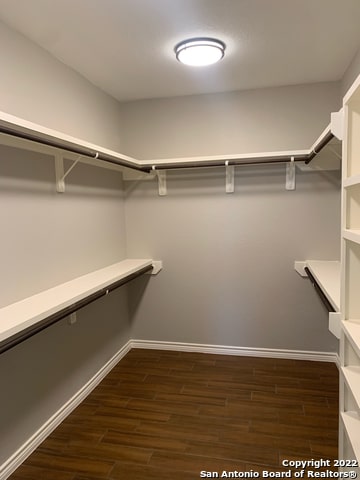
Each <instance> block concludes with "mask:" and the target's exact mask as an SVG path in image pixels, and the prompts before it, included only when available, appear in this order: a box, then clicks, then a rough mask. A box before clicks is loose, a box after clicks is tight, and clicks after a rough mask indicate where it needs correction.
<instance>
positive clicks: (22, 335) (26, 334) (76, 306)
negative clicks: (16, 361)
mask: <svg viewBox="0 0 360 480" xmlns="http://www.w3.org/2000/svg"><path fill="white" fill-rule="evenodd" d="M152 269H153V266H152V265H149V266H147V267H144V268H142V269H141V270H139V271H137V272H135V273H132V274H130V275H128V276H127V277H125V278H122V279H121V280H118V281H116V282H114V283H112V284H110V285H108V286H106V287H104V288H101V289H100V290H98V291H97V292H95V293H92V294H91V295H89V296H87V297H86V298H84V299H82V300H79V301H77V302H75V303H73V304H72V305H70V306H68V307H66V308H63V309H62V310H60V311H58V312H56V313H54V314H53V315H50V316H49V317H47V318H44V320H41V321H40V322H38V323H36V324H35V325H32V326H31V327H29V328H26V329H25V330H22V331H21V332H19V333H16V334H15V335H12V336H11V337H9V338H7V339H6V340H3V341H2V342H1V343H0V354H1V353H4V352H6V351H7V350H10V349H11V348H13V347H15V346H16V345H19V344H20V343H22V342H24V341H25V340H27V339H28V338H30V337H33V336H34V335H36V334H37V333H40V332H41V331H42V330H45V329H46V328H48V327H50V326H51V325H54V323H57V322H59V321H60V320H62V319H63V318H65V317H68V316H69V315H71V314H72V313H74V312H77V311H78V310H80V309H81V308H83V307H85V306H86V305H89V304H90V303H92V302H94V301H95V300H97V299H98V298H101V297H104V296H105V295H108V294H109V293H110V292H112V291H113V290H115V289H116V288H119V287H121V286H122V285H125V283H128V282H130V281H131V280H133V279H134V278H136V277H139V276H140V275H143V274H144V273H147V272H150V271H151V270H152Z"/></svg>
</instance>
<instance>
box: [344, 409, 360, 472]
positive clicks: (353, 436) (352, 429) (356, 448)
mask: <svg viewBox="0 0 360 480" xmlns="http://www.w3.org/2000/svg"><path fill="white" fill-rule="evenodd" d="M340 418H341V420H342V422H343V425H344V429H345V432H346V435H347V438H348V439H349V442H350V444H351V447H352V450H353V452H354V454H355V457H356V458H355V459H354V460H357V461H358V462H359V463H360V419H359V416H358V415H357V413H355V412H342V413H341V414H340Z"/></svg>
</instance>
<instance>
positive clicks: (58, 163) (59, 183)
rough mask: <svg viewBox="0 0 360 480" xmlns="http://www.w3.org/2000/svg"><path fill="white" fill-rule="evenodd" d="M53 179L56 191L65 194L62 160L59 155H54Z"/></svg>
mask: <svg viewBox="0 0 360 480" xmlns="http://www.w3.org/2000/svg"><path fill="white" fill-rule="evenodd" d="M55 179H56V191H57V192H58V193H64V192H65V181H64V158H63V156H62V155H61V154H59V153H57V154H56V155H55Z"/></svg>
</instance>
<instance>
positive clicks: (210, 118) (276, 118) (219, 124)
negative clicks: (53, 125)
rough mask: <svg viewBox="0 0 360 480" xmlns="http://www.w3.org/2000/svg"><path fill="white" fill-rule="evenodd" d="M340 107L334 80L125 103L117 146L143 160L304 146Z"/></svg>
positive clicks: (289, 148) (309, 144) (288, 148)
mask: <svg viewBox="0 0 360 480" xmlns="http://www.w3.org/2000/svg"><path fill="white" fill-rule="evenodd" d="M340 106H341V102H340V84H339V83H319V84H313V85H302V86H295V87H282V88H267V89H260V90H249V91H241V92H232V93H222V94H216V95H198V96H196V95H193V96H188V97H181V98H167V99H160V100H156V99H154V100H147V101H138V102H131V103H125V104H123V105H122V113H123V116H124V122H123V137H124V143H123V146H124V149H125V150H126V153H127V154H128V155H132V156H134V157H136V158H143V159H151V158H153V159H157V158H168V157H186V156H190V157H191V156H196V155H224V154H230V155H231V154H234V153H250V152H264V151H265V152H266V151H276V150H293V149H303V148H305V149H306V148H309V147H310V146H311V145H312V143H313V142H314V141H315V140H316V138H317V137H318V136H319V135H320V133H321V132H322V130H323V129H324V128H325V127H326V126H327V125H328V124H329V123H330V112H331V111H335V110H338V109H339V108H340Z"/></svg>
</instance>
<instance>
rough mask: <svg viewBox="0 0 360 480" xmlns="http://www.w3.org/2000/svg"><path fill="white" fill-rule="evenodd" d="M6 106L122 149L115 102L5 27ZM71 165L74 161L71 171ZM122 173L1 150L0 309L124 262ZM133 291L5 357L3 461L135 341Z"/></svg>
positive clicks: (0, 100)
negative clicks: (58, 170)
mask: <svg viewBox="0 0 360 480" xmlns="http://www.w3.org/2000/svg"><path fill="white" fill-rule="evenodd" d="M0 56H1V75H0V109H1V110H4V111H6V112H8V113H10V114H13V115H17V116H20V117H23V118H26V119H29V120H31V121H34V122H38V123H40V124H43V125H45V126H47V127H50V128H54V129H58V130H60V131H63V132H66V133H68V134H70V135H73V136H78V137H81V138H84V139H87V140H89V141H91V142H94V143H98V144H100V145H104V146H106V147H109V148H115V149H120V147H121V138H120V130H121V129H120V124H121V113H120V109H119V106H118V104H117V103H116V102H115V100H113V99H112V98H111V97H109V96H107V95H105V94H104V93H103V92H101V91H99V90H97V89H96V88H95V87H94V86H93V85H91V84H89V83H88V82H86V81H85V80H84V79H83V78H81V77H80V76H79V75H77V74H75V73H74V72H73V71H72V70H70V69H68V68H67V67H65V66H64V65H63V64H61V63H60V62H57V61H55V60H54V59H52V58H51V57H50V56H49V55H48V54H47V53H46V52H44V51H42V50H41V49H39V48H38V47H36V46H35V45H33V44H31V43H30V42H27V41H25V40H24V39H23V38H22V37H21V36H19V35H17V34H16V33H15V32H12V31H11V30H9V29H8V28H7V27H5V26H4V25H0ZM67 166H69V164H67ZM124 219H125V213H124V200H123V186H122V178H121V175H120V174H119V173H117V172H114V171H111V170H104V169H98V168H95V167H92V166H89V165H84V164H81V165H77V166H76V167H75V169H74V170H73V171H72V172H71V173H70V174H69V176H68V177H67V180H66V193H64V194H57V193H56V191H55V170H54V158H53V157H51V156H46V155H42V154H39V153H35V152H32V153H31V152H26V151H24V150H18V149H14V148H10V147H5V146H0V225H1V239H0V265H1V276H0V306H3V305H6V304H8V303H12V302H14V301H17V300H19V299H21V298H24V297H26V296H28V295H32V294H34V293H36V292H39V291H41V290H43V289H46V288H49V287H51V286H53V285H56V284H58V283H61V282H64V281H66V280H70V279H72V278H74V277H77V276H79V275H82V274H85V273H87V272H89V271H92V270H95V269H98V268H101V267H104V266H106V265H109V264H111V263H114V262H117V261H119V260H121V259H123V258H125V257H126V239H125V231H124V230H125V221H124ZM129 332H130V327H129V319H128V306H127V295H126V287H124V288H121V289H119V290H117V291H115V292H113V293H111V294H110V295H109V296H107V297H106V298H103V299H100V300H98V301H97V302H95V303H93V304H91V305H89V306H87V307H86V308H84V309H83V310H81V311H79V313H78V322H77V323H76V324H75V325H73V326H69V325H68V324H67V322H66V320H64V321H61V322H60V323H58V324H56V325H54V326H52V327H50V328H49V329H47V330H46V331H43V332H42V333H40V334H38V335H37V336H35V337H33V338H31V339H29V340H27V341H26V342H24V343H22V344H21V345H19V346H17V347H15V348H14V349H12V350H11V351H8V352H6V353H4V354H2V355H1V356H0V378H1V392H2V394H1V395H0V410H1V412H2V414H1V416H0V476H1V464H2V463H3V462H4V461H5V460H6V459H8V458H9V457H10V456H11V455H12V454H13V453H14V452H15V451H16V450H17V449H18V448H19V447H20V446H21V445H22V444H23V443H24V442H25V441H26V440H28V438H29V437H31V436H32V435H33V434H34V432H36V431H37V429H38V428H39V427H41V426H42V425H43V424H44V422H45V421H47V420H48V419H49V418H50V417H51V416H52V415H53V414H54V413H55V412H56V411H57V410H58V409H59V408H60V407H62V406H63V405H64V403H65V402H66V401H68V400H69V398H71V397H72V396H73V395H74V394H75V393H76V392H77V391H78V390H79V389H80V388H81V387H83V385H84V384H85V383H86V382H87V381H88V380H89V379H90V378H91V377H92V376H93V375H94V374H95V373H96V372H97V371H98V370H99V369H100V368H101V367H102V366H103V365H104V364H105V363H106V362H107V361H108V360H109V359H110V358H111V357H112V356H113V355H114V354H115V353H116V352H117V351H118V350H119V349H120V348H121V347H122V346H123V345H124V344H125V343H126V342H127V341H128V340H129Z"/></svg>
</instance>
